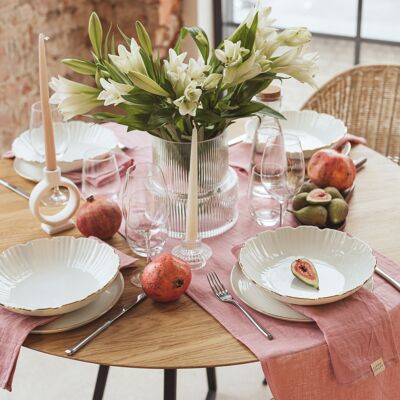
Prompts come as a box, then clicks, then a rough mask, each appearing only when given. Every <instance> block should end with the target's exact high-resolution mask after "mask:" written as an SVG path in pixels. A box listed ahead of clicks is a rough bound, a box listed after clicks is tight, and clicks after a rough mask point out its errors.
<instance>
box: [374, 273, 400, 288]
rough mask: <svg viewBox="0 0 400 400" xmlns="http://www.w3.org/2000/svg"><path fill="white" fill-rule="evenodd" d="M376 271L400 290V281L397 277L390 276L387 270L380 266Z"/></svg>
mask: <svg viewBox="0 0 400 400" xmlns="http://www.w3.org/2000/svg"><path fill="white" fill-rule="evenodd" d="M375 272H376V273H377V274H378V275H380V276H381V277H382V278H383V279H384V280H385V281H386V282H389V283H390V284H391V285H392V286H393V287H395V288H396V289H397V290H398V291H399V292H400V282H397V281H396V279H393V278H392V277H391V276H389V275H388V274H387V273H386V272H384V271H382V270H381V269H380V268H378V267H376V268H375Z"/></svg>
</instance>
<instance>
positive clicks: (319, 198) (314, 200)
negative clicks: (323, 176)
mask: <svg viewBox="0 0 400 400" xmlns="http://www.w3.org/2000/svg"><path fill="white" fill-rule="evenodd" d="M331 200H332V196H331V195H330V194H329V193H326V192H325V190H323V189H314V190H311V192H310V193H308V195H307V202H308V203H309V204H321V205H323V204H329V203H330V201H331Z"/></svg>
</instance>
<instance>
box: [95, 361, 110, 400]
mask: <svg viewBox="0 0 400 400" xmlns="http://www.w3.org/2000/svg"><path fill="white" fill-rule="evenodd" d="M109 369H110V367H109V366H108V365H99V372H98V373H97V379H96V386H95V388H94V393H93V400H102V398H103V394H104V389H105V388H106V383H107V376H108V371H109Z"/></svg>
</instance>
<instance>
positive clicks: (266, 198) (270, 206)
mask: <svg viewBox="0 0 400 400" xmlns="http://www.w3.org/2000/svg"><path fill="white" fill-rule="evenodd" d="M247 204H248V207H249V212H250V215H251V216H252V217H253V219H254V220H255V221H256V222H257V224H258V225H261V226H268V227H272V226H275V225H276V224H277V223H278V221H279V215H280V214H279V202H278V201H277V200H276V199H274V198H273V197H272V196H271V195H270V194H269V193H268V192H267V191H266V190H265V187H264V185H263V184H262V182H261V175H260V167H259V165H255V166H254V167H253V168H252V170H251V177H250V181H249V188H248V192H247Z"/></svg>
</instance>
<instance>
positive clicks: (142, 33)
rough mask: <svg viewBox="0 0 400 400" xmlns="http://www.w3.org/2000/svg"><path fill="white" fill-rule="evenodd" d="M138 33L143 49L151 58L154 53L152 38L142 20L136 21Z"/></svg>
mask: <svg viewBox="0 0 400 400" xmlns="http://www.w3.org/2000/svg"><path fill="white" fill-rule="evenodd" d="M136 33H137V35H138V38H139V42H140V44H141V46H142V48H143V50H144V51H145V52H146V53H147V55H148V57H149V58H151V57H152V54H153V48H152V46H151V40H150V37H149V34H148V33H147V31H146V29H145V27H144V26H143V24H142V23H141V22H140V21H136Z"/></svg>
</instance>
